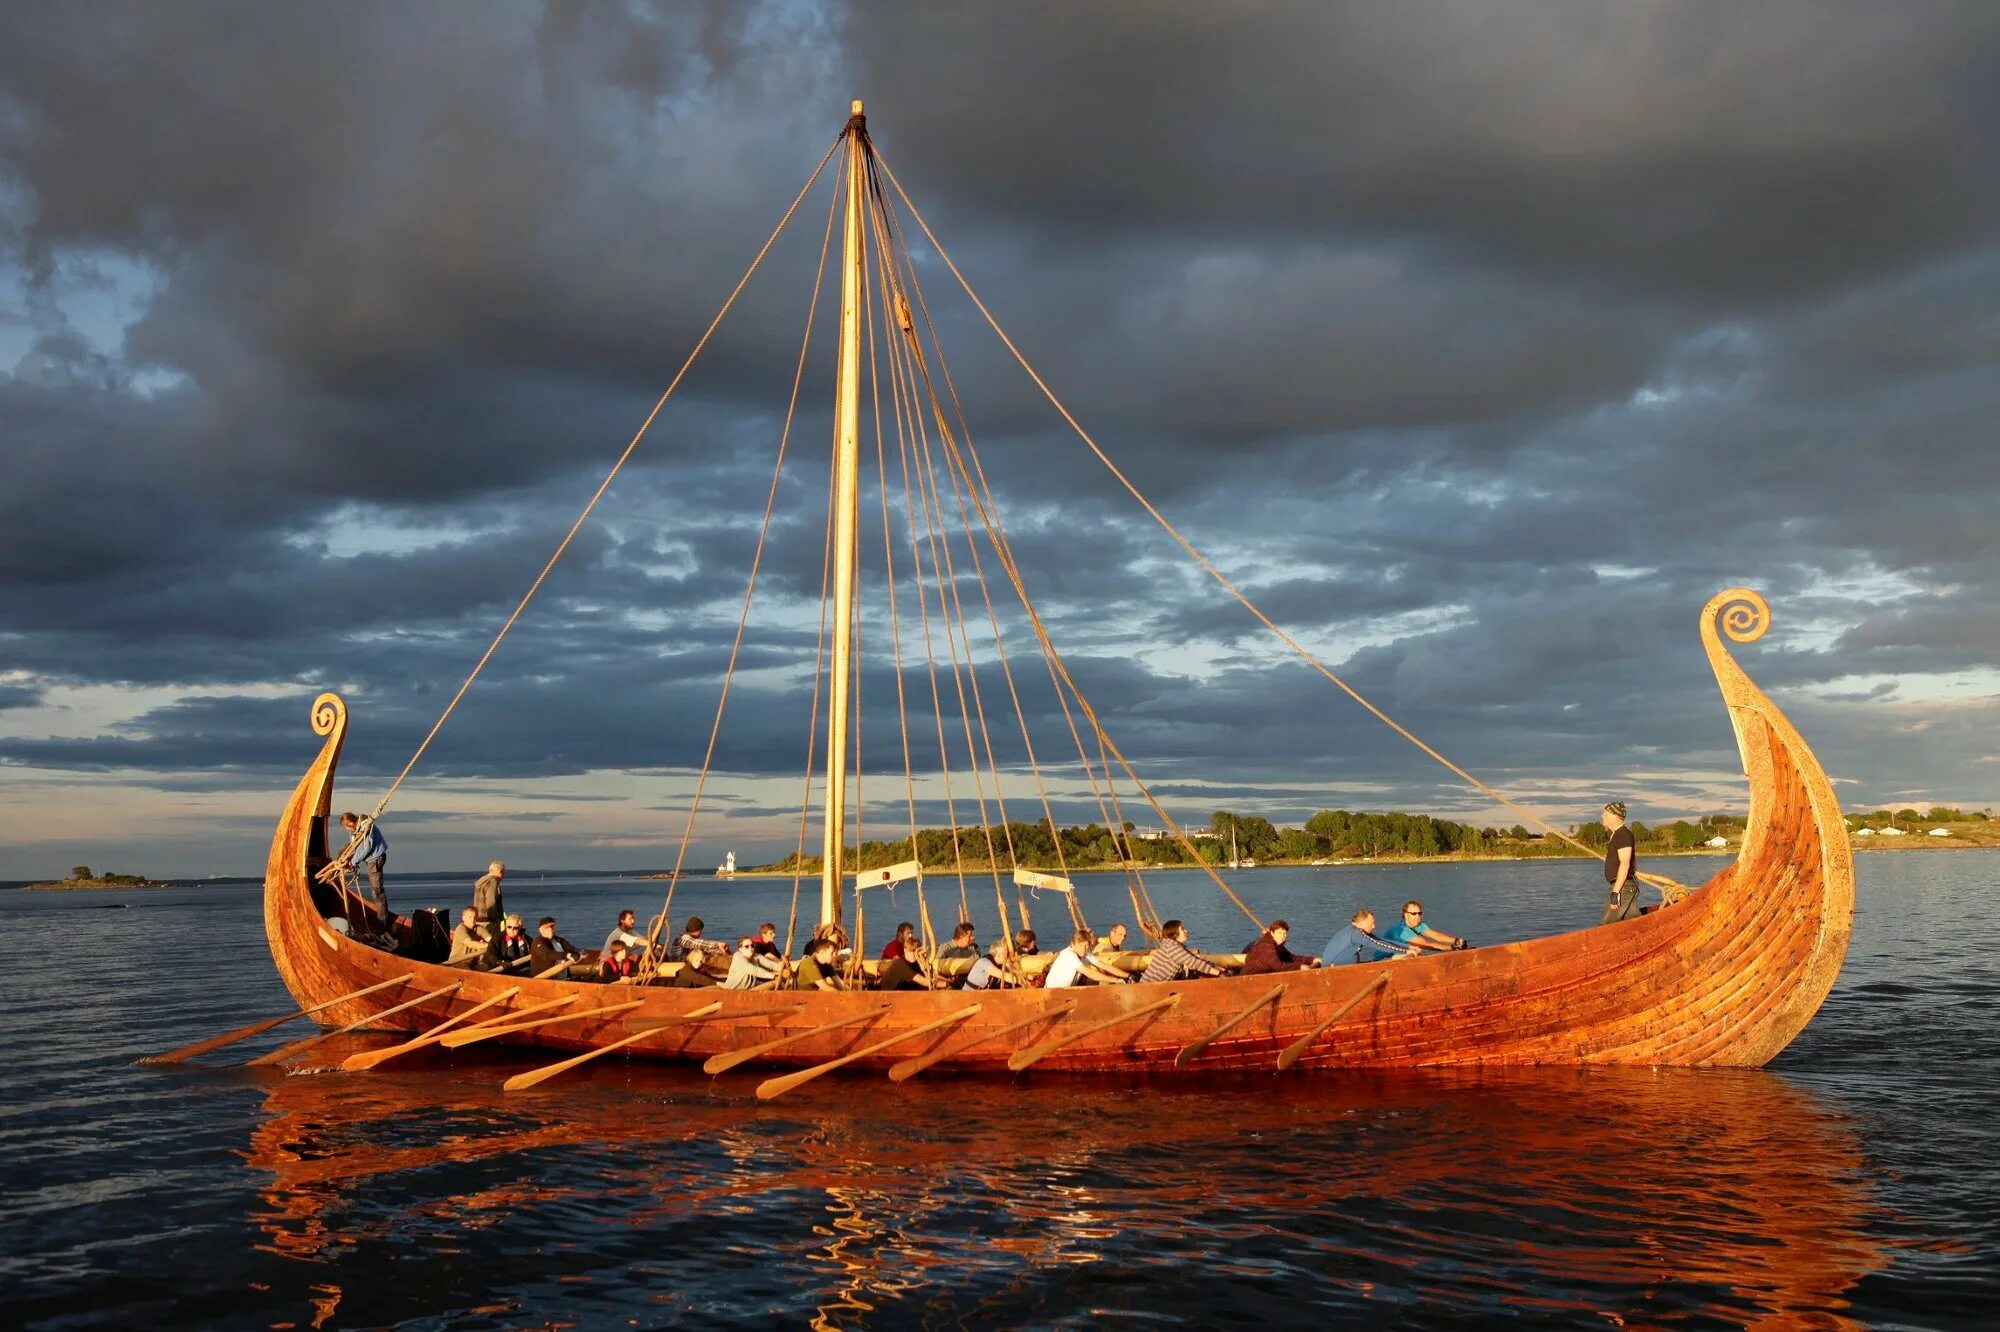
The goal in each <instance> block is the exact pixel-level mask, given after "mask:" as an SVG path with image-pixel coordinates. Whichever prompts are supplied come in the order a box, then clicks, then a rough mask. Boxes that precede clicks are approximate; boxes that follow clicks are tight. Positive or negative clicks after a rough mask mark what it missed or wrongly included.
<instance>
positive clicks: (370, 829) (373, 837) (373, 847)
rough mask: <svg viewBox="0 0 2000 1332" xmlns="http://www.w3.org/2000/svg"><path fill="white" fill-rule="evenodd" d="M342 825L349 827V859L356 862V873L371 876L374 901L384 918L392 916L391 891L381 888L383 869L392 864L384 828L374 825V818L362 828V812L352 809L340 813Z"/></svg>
mask: <svg viewBox="0 0 2000 1332" xmlns="http://www.w3.org/2000/svg"><path fill="white" fill-rule="evenodd" d="M340 826H341V827H343V828H345V829H347V836H348V838H349V841H348V843H347V863H348V864H350V865H352V866H354V872H355V873H356V874H366V875H367V876H368V888H369V891H371V892H372V893H374V894H375V905H376V906H377V907H378V908H380V910H381V912H382V919H384V920H388V919H389V895H388V893H387V892H385V891H384V890H383V888H382V871H383V870H384V869H385V868H386V867H387V866H388V864H389V843H388V841H387V840H386V839H384V838H383V836H382V830H381V829H380V828H378V827H376V826H375V820H373V819H370V820H368V826H367V828H366V829H363V828H362V826H361V816H360V815H358V814H354V813H352V812H349V813H346V814H343V815H341V816H340Z"/></svg>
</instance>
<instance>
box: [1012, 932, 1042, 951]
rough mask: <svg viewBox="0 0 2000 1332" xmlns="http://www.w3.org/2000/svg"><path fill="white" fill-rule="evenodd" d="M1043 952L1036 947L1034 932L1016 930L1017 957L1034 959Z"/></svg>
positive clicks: (1015, 947)
mask: <svg viewBox="0 0 2000 1332" xmlns="http://www.w3.org/2000/svg"><path fill="white" fill-rule="evenodd" d="M1041 951H1042V950H1041V949H1039V948H1037V947H1036V946H1035V932H1034V931H1033V930H1016V931H1015V932H1014V956H1015V957H1033V956H1035V955H1036V954H1037V953H1039V952H1041Z"/></svg>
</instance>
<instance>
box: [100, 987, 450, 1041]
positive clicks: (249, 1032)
mask: <svg viewBox="0 0 2000 1332" xmlns="http://www.w3.org/2000/svg"><path fill="white" fill-rule="evenodd" d="M416 974H417V973H416V972H414V971H412V972H410V973H409V974H408V975H404V976H398V977H396V979H394V980H385V981H377V982H376V983H375V984H373V985H365V986H363V987H362V988H360V989H358V990H355V991H353V992H352V993H350V994H343V995H341V996H340V997H339V998H338V999H329V1000H327V1001H326V1002H325V1003H323V1004H314V1005H313V1006H312V1007H311V1008H301V1009H300V1010H299V1011H298V1012H296V1013H287V1014H285V1015H284V1016H283V1017H275V1018H266V1019H264V1020H263V1021H262V1022H253V1023H251V1024H250V1025H249V1026H247V1027H238V1028H237V1029H236V1030H235V1031H225V1032H223V1033H222V1034H221V1035H220V1036H211V1037H209V1038H208V1039H207V1040H205V1041H196V1042H195V1043H194V1044H192V1045H183V1046H182V1047H181V1048H180V1049H178V1050H169V1051H167V1052H166V1053H165V1054H156V1055H147V1056H146V1057H145V1058H144V1059H141V1060H140V1061H139V1062H140V1063H142V1064H178V1063H180V1062H181V1061H182V1060H183V1059H192V1058H194V1057H195V1056H196V1055H198V1054H207V1053H208V1052H209V1051H210V1050H220V1049H221V1048H222V1047H223V1046H225V1045H234V1044H236V1042H238V1041H240V1040H243V1039H245V1038H246V1037H250V1036H255V1035H258V1034H259V1033H261V1032H266V1031H269V1030H271V1028H273V1027H282V1026H284V1025H285V1024H286V1023H287V1022H290V1021H291V1020H292V1019H293V1018H302V1017H311V1016H312V1015H313V1014H314V1013H317V1012H319V1011H320V1010H321V1009H324V1008H332V1007H333V1006H334V1005H335V1004H344V1003H346V1002H347V1001H348V1000H350V999H359V998H361V996H363V995H365V994H373V993H375V992H376V991H377V990H386V989H388V988H389V987H390V986H391V985H403V984H406V983H408V982H409V981H410V980H411V979H413V978H414V977H415V976H416Z"/></svg>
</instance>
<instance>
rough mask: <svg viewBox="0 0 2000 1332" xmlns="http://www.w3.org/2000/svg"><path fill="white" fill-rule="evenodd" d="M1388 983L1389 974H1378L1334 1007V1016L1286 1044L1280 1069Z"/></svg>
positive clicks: (1281, 1056) (1297, 1060)
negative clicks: (1346, 999) (1349, 997)
mask: <svg viewBox="0 0 2000 1332" xmlns="http://www.w3.org/2000/svg"><path fill="white" fill-rule="evenodd" d="M1388 983H1389V978H1388V977H1387V976H1377V977H1376V978H1375V979H1374V980H1372V981H1369V982H1368V984H1367V985H1365V986H1363V987H1362V988H1361V991H1360V993H1358V994H1356V995H1355V996H1354V997H1353V998H1352V999H1349V1000H1348V1001H1347V1002H1346V1003H1344V1004H1342V1005H1341V1006H1340V1007H1339V1008H1336V1009H1334V1010H1333V1016H1332V1017H1329V1018H1327V1019H1326V1020H1325V1021H1324V1022H1321V1023H1320V1024H1319V1025H1318V1026H1316V1027H1314V1028H1313V1029H1312V1030H1311V1031H1309V1032H1307V1033H1306V1034H1305V1035H1303V1036H1301V1037H1300V1038H1299V1039H1298V1040H1296V1041H1294V1042H1292V1043H1291V1044H1290V1045H1288V1046H1286V1047H1285V1052H1284V1053H1283V1054H1281V1055H1279V1056H1278V1071H1279V1072H1280V1073H1282V1072H1284V1071H1285V1070H1286V1069H1288V1068H1290V1067H1291V1066H1292V1065H1293V1064H1296V1063H1298V1062H1299V1058H1300V1056H1302V1055H1304V1054H1305V1052H1306V1051H1307V1050H1310V1049H1311V1048H1312V1046H1313V1042H1315V1041H1317V1040H1318V1039H1319V1038H1320V1037H1321V1036H1323V1035H1325V1034H1326V1029H1327V1028H1328V1027H1331V1026H1332V1025H1333V1024H1334V1023H1336V1022H1338V1021H1340V1020H1341V1019H1342V1018H1344V1017H1346V1016H1347V1015H1348V1014H1349V1013H1350V1012H1352V1011H1353V1009H1354V1006H1355V1005H1356V1004H1358V1003H1360V1002H1361V1001H1362V1000H1363V999H1366V998H1367V997H1368V996H1369V995H1371V994H1373V993H1375V992H1376V991H1377V990H1379V989H1381V988H1382V987H1383V986H1384V985H1387V984H1388Z"/></svg>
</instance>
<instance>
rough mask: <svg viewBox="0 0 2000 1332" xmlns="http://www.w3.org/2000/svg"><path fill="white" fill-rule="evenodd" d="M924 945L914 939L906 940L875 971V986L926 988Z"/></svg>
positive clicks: (896, 988)
mask: <svg viewBox="0 0 2000 1332" xmlns="http://www.w3.org/2000/svg"><path fill="white" fill-rule="evenodd" d="M923 961H924V946H923V945H922V944H920V943H918V942H917V941H916V940H915V939H909V940H906V941H905V942H904V943H903V945H902V947H901V949H900V950H899V951H898V952H897V954H896V956H894V957H892V958H890V959H889V960H888V961H886V962H884V963H883V964H882V967H881V970H879V971H878V972H877V973H876V988H877V989H881V990H928V989H930V988H931V984H930V977H929V976H927V975H925V974H924V970H923Z"/></svg>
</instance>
